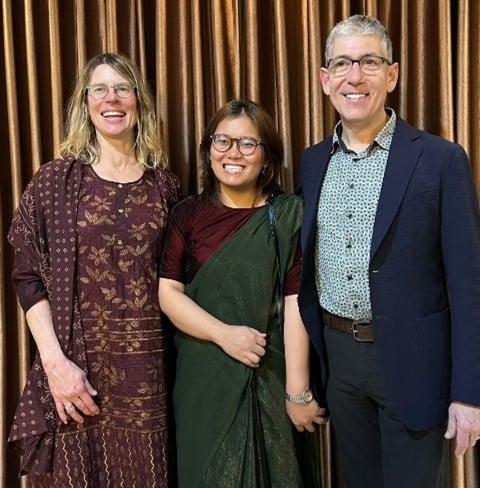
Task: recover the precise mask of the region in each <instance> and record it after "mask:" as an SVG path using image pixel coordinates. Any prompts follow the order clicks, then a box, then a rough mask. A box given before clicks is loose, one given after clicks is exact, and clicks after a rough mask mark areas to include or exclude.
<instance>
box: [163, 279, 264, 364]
mask: <svg viewBox="0 0 480 488" xmlns="http://www.w3.org/2000/svg"><path fill="white" fill-rule="evenodd" d="M158 296H159V301H160V307H161V309H162V310H163V312H164V313H165V314H166V315H167V316H168V318H169V319H170V320H171V321H172V322H173V324H174V325H175V327H177V328H178V329H179V330H181V331H182V332H184V333H185V334H188V335H191V336H192V337H196V338H197V339H202V340H205V341H210V342H213V343H214V344H216V345H217V346H219V347H220V348H221V349H222V350H223V351H224V352H225V353H226V354H228V355H229V356H231V357H232V358H234V359H236V360H237V361H240V362H241V363H243V364H245V365H246V366H250V367H258V366H259V364H260V360H261V358H262V356H263V355H264V354H265V346H266V344H267V342H266V339H265V337H266V334H264V333H262V332H259V331H258V330H256V329H254V328H253V327H249V326H247V325H230V324H226V323H224V322H222V321H221V320H219V319H218V318H216V317H214V316H213V315H211V314H210V313H208V312H207V311H206V310H204V309H203V308H202V307H200V306H199V305H197V303H195V302H194V301H193V300H192V299H191V298H190V297H188V296H187V295H186V294H185V285H184V284H183V283H181V282H179V281H176V280H170V279H167V278H160V283H159V290H158Z"/></svg>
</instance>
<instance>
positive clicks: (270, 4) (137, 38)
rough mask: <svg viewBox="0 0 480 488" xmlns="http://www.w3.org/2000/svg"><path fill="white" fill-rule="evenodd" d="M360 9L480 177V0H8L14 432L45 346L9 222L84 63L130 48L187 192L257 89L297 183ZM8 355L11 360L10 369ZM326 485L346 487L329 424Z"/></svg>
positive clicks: (326, 118)
mask: <svg viewBox="0 0 480 488" xmlns="http://www.w3.org/2000/svg"><path fill="white" fill-rule="evenodd" d="M354 13H366V14H369V15H374V16H377V17H378V18H379V19H380V20H381V21H382V22H383V23H384V24H385V26H386V27H387V29H388V31H389V33H390V35H391V37H392V40H393V45H394V60H396V61H399V63H400V79H399V84H398V86H397V88H396V90H395V91H394V92H393V93H392V94H391V95H390V97H389V104H390V106H392V107H393V108H394V109H395V110H396V111H397V112H398V114H399V115H400V116H401V117H403V118H405V119H406V120H407V121H408V122H410V123H411V124H413V125H416V126H418V127H420V128H424V129H426V130H428V131H430V132H433V133H435V134H438V135H440V136H442V137H445V138H447V139H450V140H455V141H457V142H459V143H460V144H462V145H463V146H464V147H465V149H466V150H467V152H468V153H469V155H470V158H471V161H472V170H473V173H474V178H475V182H476V184H477V187H478V189H479V190H480V137H479V135H480V116H479V112H480V96H479V94H478V87H479V85H480V54H479V46H480V30H479V28H478V27H479V25H480V2H479V1H478V0H417V1H416V2H409V1H408V0H321V1H320V0H295V1H292V0H177V1H175V2H173V1H168V0H18V1H17V0H2V8H1V11H0V16H1V25H2V31H1V34H0V42H1V43H2V46H1V49H0V68H1V73H2V75H1V76H0V100H1V101H2V102H1V103H2V108H3V110H2V112H1V114H2V116H1V117H0V157H1V160H2V163H3V171H2V178H1V179H0V228H1V231H2V236H3V237H2V241H1V242H0V352H1V356H0V371H1V382H2V385H1V390H0V391H1V407H0V408H1V409H2V414H3V415H2V424H1V427H0V432H1V433H2V435H3V438H4V439H5V437H6V435H7V433H8V428H9V425H10V422H11V419H12V417H13V412H14V409H15V406H16V403H17V401H18V398H19V396H20V391H21V389H22V387H23V385H24V382H25V377H26V373H27V371H28V369H29V365H30V361H31V357H32V351H33V347H32V341H31V339H30V336H29V334H28V329H27V327H26V324H25V318H24V315H23V313H22V312H21V310H20V308H19V306H18V304H17V301H16V298H15V294H14V291H13V288H12V286H11V283H10V273H11V268H12V260H13V253H12V250H11V248H10V246H9V245H8V244H7V243H6V239H5V237H6V233H7V230H8V227H9V225H10V221H11V218H12V213H13V210H14V208H15V207H16V205H17V202H18V200H19V198H20V195H21V193H22V191H23V189H24V187H25V185H26V184H27V182H28V181H29V180H30V178H31V176H32V175H33V173H34V172H35V171H36V170H37V169H38V167H39V166H40V165H41V164H42V163H44V162H46V161H48V160H50V159H52V158H53V157H55V156H56V154H57V149H56V148H57V145H58V142H59V141H60V139H61V137H62V132H63V128H64V109H65V106H66V103H67V100H68V97H69V95H70V92H71V89H72V86H73V82H74V80H75V76H76V73H77V70H78V69H82V68H83V66H84V65H85V64H86V62H87V61H88V59H89V58H90V57H91V56H93V55H94V54H96V53H98V52H101V51H116V50H118V51H121V52H123V53H124V54H126V55H128V56H129V57H131V58H132V59H133V60H134V61H135V62H136V63H137V64H138V65H139V67H140V69H141V71H142V73H143V74H144V75H145V76H146V78H147V80H148V82H149V84H150V86H151V87H152V90H153V91H154V93H155V96H156V110H157V114H158V116H159V130H160V131H161V132H162V134H163V137H164V139H165V142H166V144H167V147H168V152H169V159H170V166H171V168H172V170H173V171H174V172H175V173H176V174H177V175H178V176H179V177H180V179H181V181H182V183H183V186H184V189H185V191H186V193H196V192H198V191H199V190H200V188H201V174H200V164H199V160H198V147H199V143H200V138H201V136H202V132H203V129H204V127H205V124H206V123H207V121H208V120H209V118H210V117H211V116H212V114H213V113H214V112H215V111H216V110H217V109H218V108H219V107H220V106H221V105H223V104H224V103H225V102H226V101H228V100H229V99H231V98H236V97H246V98H250V99H253V100H255V101H258V102H260V103H261V104H262V105H264V106H265V107H266V108H267V110H268V111H269V112H270V113H271V114H272V116H273V117H274V119H275V121H276V122H277V125H278V128H279V131H280V133H281V135H282V138H283V140H284V143H285V162H284V166H283V169H282V180H283V184H284V186H285V188H286V189H287V190H289V191H294V190H295V187H296V184H297V178H298V169H299V160H300V155H301V153H302V151H303V149H304V148H305V147H306V146H309V145H311V144H314V143H316V142H318V141H320V140H321V139H323V138H324V137H326V136H327V135H328V134H329V133H330V132H331V131H332V129H333V126H334V124H335V122H336V115H335V112H334V110H333V108H332V107H331V105H330V102H329V101H328V99H327V98H326V97H325V96H324V95H323V94H322V89H321V84H320V76H319V71H320V67H321V66H322V65H323V64H324V45H325V40H326V37H327V35H328V32H329V31H330V29H331V28H332V27H333V25H334V24H335V23H336V22H337V21H339V20H340V19H342V18H344V17H347V16H349V15H351V14H354ZM7 368H8V369H7ZM323 439H324V441H323V446H322V460H323V465H324V468H325V469H324V480H325V486H326V487H330V488H340V487H341V486H342V482H341V480H340V479H339V477H338V475H337V470H336V466H335V459H334V456H332V450H331V442H332V439H331V437H330V431H329V429H328V428H327V429H324V434H323ZM479 451H480V450H479V449H478V448H477V449H476V450H475V451H472V452H469V453H468V454H467V455H466V456H464V457H463V458H461V459H457V458H455V456H454V455H453V454H452V453H450V456H448V455H447V458H448V457H450V459H451V469H450V471H449V473H448V474H446V475H445V480H444V488H446V487H449V488H474V487H478V486H480V479H479V464H480V459H479ZM0 456H1V464H0V485H1V486H8V487H9V488H10V487H11V488H16V487H19V486H23V485H24V484H25V482H24V481H23V482H21V481H19V480H18V479H17V470H18V458H17V455H16V454H15V453H14V452H12V451H11V450H10V448H8V447H7V446H6V444H5V442H3V443H2V444H1V445H0Z"/></svg>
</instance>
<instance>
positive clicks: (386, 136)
mask: <svg viewBox="0 0 480 488" xmlns="http://www.w3.org/2000/svg"><path fill="white" fill-rule="evenodd" d="M385 111H386V112H387V114H388V115H389V118H388V120H387V123H386V124H385V125H384V126H383V128H382V130H381V131H380V132H379V133H378V134H377V136H376V137H375V139H374V140H373V141H372V143H371V144H370V146H369V148H371V147H372V146H373V145H374V144H377V145H378V146H380V147H381V148H382V149H385V150H387V151H388V150H389V149H390V144H391V143H392V137H393V133H394V131H395V126H396V123H397V114H396V113H395V110H393V108H390V107H387V108H385ZM338 148H341V149H342V150H346V149H347V148H346V146H345V143H344V142H343V140H342V121H341V120H339V121H338V122H337V124H336V125H335V129H334V130H333V138H332V148H331V150H330V154H333V153H334V152H335V151H336V150H337V149H338Z"/></svg>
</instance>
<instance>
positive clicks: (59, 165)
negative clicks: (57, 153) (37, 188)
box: [33, 156, 82, 182]
mask: <svg viewBox="0 0 480 488" xmlns="http://www.w3.org/2000/svg"><path fill="white" fill-rule="evenodd" d="M80 164H82V163H81V162H80V161H79V160H77V159H76V158H74V157H73V156H72V157H68V158H56V159H52V160H50V161H48V162H46V163H43V164H42V165H41V166H40V168H38V170H37V171H36V172H35V175H34V177H33V180H34V181H38V182H42V181H47V180H56V181H58V180H59V179H63V178H66V177H67V175H68V174H69V173H70V172H71V171H72V168H74V167H76V166H77V165H80Z"/></svg>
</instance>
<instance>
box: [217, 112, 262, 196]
mask: <svg viewBox="0 0 480 488" xmlns="http://www.w3.org/2000/svg"><path fill="white" fill-rule="evenodd" d="M215 134H225V135H227V136H229V137H231V138H235V139H239V138H241V137H252V138H254V139H256V140H257V141H261V138H260V135H259V133H258V130H257V128H256V127H255V125H254V124H253V122H252V120H251V119H250V118H249V117H248V116H247V115H240V116H238V117H227V118H225V119H223V120H222V121H221V122H220V123H219V124H218V125H217V127H216V129H215ZM210 160H211V165H212V171H213V173H214V174H215V177H216V178H217V180H218V183H219V191H220V194H229V193H231V192H235V193H238V192H242V193H248V194H253V195H254V194H255V193H256V191H257V181H258V176H259V175H260V172H261V171H262V168H263V166H264V164H265V149H264V147H263V146H262V145H258V146H257V148H256V150H255V152H254V153H253V154H252V155H250V156H244V155H243V154H241V153H240V151H239V150H238V147H237V141H234V142H233V144H232V146H231V147H230V149H228V150H227V151H225V152H219V151H217V150H216V149H215V147H214V145H213V144H212V145H211V147H210Z"/></svg>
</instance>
